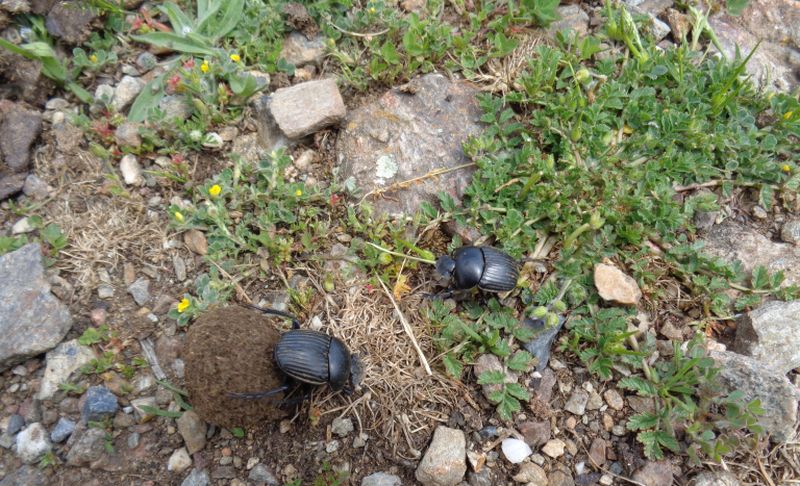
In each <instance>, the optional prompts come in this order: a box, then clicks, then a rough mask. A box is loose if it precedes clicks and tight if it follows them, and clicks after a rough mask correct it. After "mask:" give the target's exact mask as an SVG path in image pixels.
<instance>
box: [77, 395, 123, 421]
mask: <svg viewBox="0 0 800 486" xmlns="http://www.w3.org/2000/svg"><path fill="white" fill-rule="evenodd" d="M85 398H86V401H85V402H84V403H83V407H82V408H81V419H82V420H83V423H88V422H99V421H101V420H103V419H104V418H106V417H113V416H114V414H115V413H117V408H118V405H117V397H116V395H114V394H113V393H111V390H109V389H108V388H106V387H104V386H91V387H89V389H88V390H86V397H85Z"/></svg>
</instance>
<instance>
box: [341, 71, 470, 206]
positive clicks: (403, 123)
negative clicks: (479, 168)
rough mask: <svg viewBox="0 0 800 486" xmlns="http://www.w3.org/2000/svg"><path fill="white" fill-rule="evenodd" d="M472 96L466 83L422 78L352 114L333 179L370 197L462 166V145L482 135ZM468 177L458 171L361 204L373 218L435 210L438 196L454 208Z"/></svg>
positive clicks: (430, 76)
mask: <svg viewBox="0 0 800 486" xmlns="http://www.w3.org/2000/svg"><path fill="white" fill-rule="evenodd" d="M477 93H478V90H477V88H475V87H474V86H473V85H472V84H470V83H467V82H465V81H458V82H451V81H450V80H448V79H447V78H446V77H445V76H442V75H441V74H428V75H425V76H423V77H420V78H415V79H413V80H412V81H411V82H409V83H408V84H407V85H405V86H401V87H398V88H394V89H392V90H389V91H387V92H386V93H385V94H384V95H383V96H381V98H380V99H378V100H377V101H375V102H373V103H371V104H368V105H365V106H363V107H361V108H359V109H357V110H355V111H353V112H352V113H350V115H349V116H348V117H347V120H346V122H345V123H343V125H344V129H343V130H342V131H341V132H340V133H339V139H338V141H337V144H336V145H337V152H338V154H339V155H338V158H339V160H338V162H339V165H340V172H339V178H340V179H341V180H342V181H344V182H347V181H348V180H352V181H353V182H354V185H355V186H356V187H358V188H360V189H361V191H362V193H364V194H370V193H372V194H374V192H375V191H383V190H387V189H389V187H390V186H392V185H393V184H395V183H399V182H402V181H405V180H408V179H411V178H414V177H419V176H423V175H425V174H428V173H430V172H431V171H433V170H436V169H455V168H456V167H458V166H462V165H464V164H466V163H467V162H469V161H468V160H467V159H466V157H465V156H464V152H463V150H462V144H463V143H464V142H465V141H466V140H467V138H468V137H470V136H476V135H479V134H481V133H482V132H483V125H482V124H481V122H480V117H481V114H482V113H481V110H480V108H479V107H478V103H477V101H476V99H475V95H476V94H477ZM473 172H474V168H471V167H465V168H462V169H458V170H454V171H452V172H449V173H448V174H447V175H446V176H444V177H431V178H427V179H425V180H423V181H421V182H419V183H418V184H412V185H411V186H410V187H406V188H404V189H394V188H393V189H392V190H391V191H388V192H387V193H386V195H387V196H390V197H380V198H373V199H368V200H369V201H370V202H371V203H372V204H373V206H374V207H375V209H376V211H377V213H379V214H386V215H389V216H391V217H398V216H400V215H411V214H414V213H415V212H416V211H417V210H418V209H419V207H420V205H421V204H422V202H423V201H428V202H434V203H435V202H437V201H438V194H439V193H440V192H442V191H444V192H446V193H448V194H449V195H450V196H451V197H453V198H454V199H455V201H456V204H459V203H460V200H461V197H462V195H463V194H464V190H465V189H466V187H467V186H468V185H469V183H470V181H471V178H472V174H473ZM351 178H352V179H351Z"/></svg>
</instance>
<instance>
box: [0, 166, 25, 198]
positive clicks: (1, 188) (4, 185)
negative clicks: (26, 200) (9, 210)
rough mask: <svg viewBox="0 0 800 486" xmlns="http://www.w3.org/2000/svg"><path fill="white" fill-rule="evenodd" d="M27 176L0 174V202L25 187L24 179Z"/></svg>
mask: <svg viewBox="0 0 800 486" xmlns="http://www.w3.org/2000/svg"><path fill="white" fill-rule="evenodd" d="M27 176H28V174H26V173H25V172H21V173H19V174H3V173H2V172H0V201H2V200H3V199H5V198H7V197H9V196H13V195H14V194H16V193H18V192H19V191H21V190H22V188H23V187H24V186H25V178H26V177H27Z"/></svg>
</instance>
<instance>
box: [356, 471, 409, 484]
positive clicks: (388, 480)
mask: <svg viewBox="0 0 800 486" xmlns="http://www.w3.org/2000/svg"><path fill="white" fill-rule="evenodd" d="M402 485H403V481H401V480H400V478H398V477H397V476H395V475H394V474H387V473H385V472H376V473H374V474H370V475H369V476H365V477H364V478H363V479H361V486H402Z"/></svg>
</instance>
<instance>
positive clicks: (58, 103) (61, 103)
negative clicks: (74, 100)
mask: <svg viewBox="0 0 800 486" xmlns="http://www.w3.org/2000/svg"><path fill="white" fill-rule="evenodd" d="M44 107H45V109H46V110H51V111H64V110H66V109H67V108H69V101H67V100H65V99H64V98H57V97H56V98H50V99H49V100H47V103H45V105H44Z"/></svg>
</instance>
